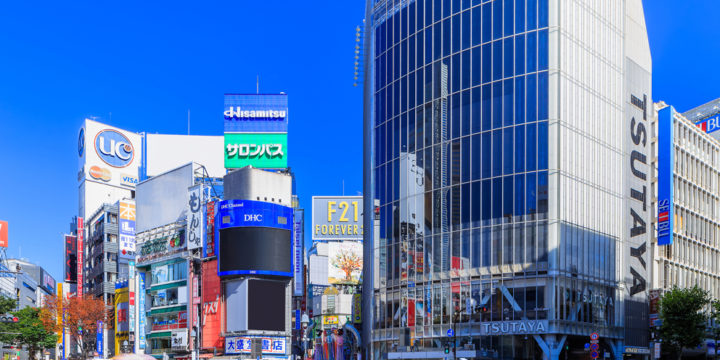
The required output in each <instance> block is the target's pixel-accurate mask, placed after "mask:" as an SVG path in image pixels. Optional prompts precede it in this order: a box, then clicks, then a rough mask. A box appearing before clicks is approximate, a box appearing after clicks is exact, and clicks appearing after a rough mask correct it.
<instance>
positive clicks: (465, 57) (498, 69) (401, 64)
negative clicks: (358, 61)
mask: <svg viewBox="0 0 720 360" xmlns="http://www.w3.org/2000/svg"><path fill="white" fill-rule="evenodd" d="M433 31H434V33H433ZM433 35H434V36H435V39H434V40H433V38H432V37H433ZM439 37H440V32H439V29H436V30H433V29H432V28H428V29H427V30H425V31H424V32H422V33H418V34H417V36H415V35H413V36H412V37H410V38H409V39H407V40H404V41H403V42H401V43H400V44H398V45H397V46H395V47H393V48H392V49H390V50H388V51H387V52H386V53H383V54H380V55H378V56H377V57H376V58H375V59H374V61H375V62H374V65H375V67H374V70H375V89H376V90H380V89H384V88H386V87H387V86H389V85H392V84H393V82H394V81H397V80H399V79H403V78H408V77H409V76H411V75H413V74H414V73H415V74H416V77H418V78H422V74H423V73H424V74H425V84H428V83H429V80H428V78H429V79H437V78H440V77H441V76H447V81H448V83H447V84H446V85H445V86H444V87H443V88H440V87H439V86H437V85H436V86H435V87H434V90H435V94H434V95H435V96H434V97H433V96H432V95H433V94H431V93H430V91H431V90H433V89H427V92H426V94H425V101H429V100H430V99H432V98H437V97H439V96H440V92H441V91H442V92H450V93H453V92H456V91H458V90H460V89H461V88H467V87H469V86H470V84H472V85H479V84H481V83H489V82H491V81H495V80H500V79H503V78H509V77H513V76H515V75H522V74H525V73H532V72H536V71H542V70H547V68H548V66H549V60H550V58H549V53H548V51H549V46H548V42H549V38H548V30H547V29H542V30H536V31H530V32H527V33H522V34H517V35H514V36H512V37H507V38H505V39H502V40H495V41H493V42H488V43H485V44H482V45H475V46H474V47H465V48H463V49H462V50H461V51H458V52H456V53H454V54H452V55H446V56H443V55H441V54H439V53H438V52H435V53H434V55H435V56H433V48H436V49H437V48H438V47H439V46H441V45H443V44H447V43H443V42H440V39H438V38H439ZM436 51H437V50H436ZM423 67H424V68H423ZM431 68H433V69H434V70H436V71H435V74H429V71H430V70H428V69H431ZM460 74H463V75H464V76H463V78H462V79H461V77H460ZM433 75H434V77H433ZM418 83H422V81H418ZM417 99H419V100H422V99H423V97H422V96H418V97H417Z"/></svg>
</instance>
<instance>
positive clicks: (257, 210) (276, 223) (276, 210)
mask: <svg viewBox="0 0 720 360" xmlns="http://www.w3.org/2000/svg"><path fill="white" fill-rule="evenodd" d="M292 214H293V211H292V208H290V207H287V206H282V205H278V204H273V203H268V202H264V201H255V200H223V201H221V202H220V210H219V219H220V224H218V226H219V227H220V229H226V228H231V227H249V226H252V227H273V228H280V229H285V230H292V227H293V223H292Z"/></svg>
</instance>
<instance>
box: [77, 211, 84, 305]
mask: <svg viewBox="0 0 720 360" xmlns="http://www.w3.org/2000/svg"><path fill="white" fill-rule="evenodd" d="M84 238H85V225H84V224H83V218H82V217H78V218H77V294H78V297H82V295H83V288H84V287H85V283H84V282H83V253H84V252H85V250H84V249H85V248H84V247H83V239H84Z"/></svg>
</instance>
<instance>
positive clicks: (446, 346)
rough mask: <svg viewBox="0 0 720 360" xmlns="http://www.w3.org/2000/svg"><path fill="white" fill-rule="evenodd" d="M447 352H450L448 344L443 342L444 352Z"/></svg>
mask: <svg viewBox="0 0 720 360" xmlns="http://www.w3.org/2000/svg"><path fill="white" fill-rule="evenodd" d="M449 353H450V344H449V343H445V354H449Z"/></svg>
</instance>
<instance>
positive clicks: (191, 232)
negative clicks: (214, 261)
mask: <svg viewBox="0 0 720 360" xmlns="http://www.w3.org/2000/svg"><path fill="white" fill-rule="evenodd" d="M203 193H204V192H203V191H202V185H196V186H193V187H191V188H190V194H189V196H188V207H187V232H186V233H187V248H188V250H192V249H198V248H202V246H203V242H204V236H203V235H204V233H205V232H204V231H203V224H205V212H204V211H203V202H204V201H203Z"/></svg>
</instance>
